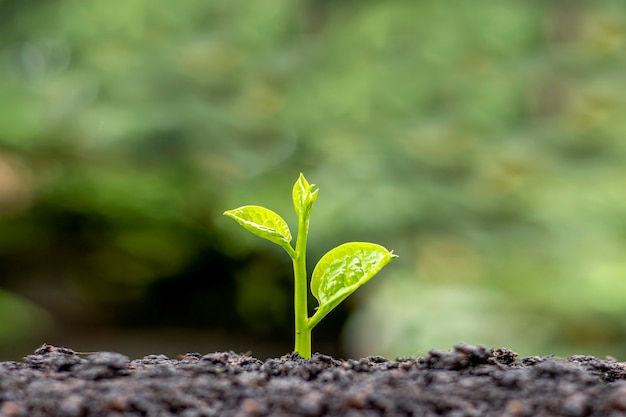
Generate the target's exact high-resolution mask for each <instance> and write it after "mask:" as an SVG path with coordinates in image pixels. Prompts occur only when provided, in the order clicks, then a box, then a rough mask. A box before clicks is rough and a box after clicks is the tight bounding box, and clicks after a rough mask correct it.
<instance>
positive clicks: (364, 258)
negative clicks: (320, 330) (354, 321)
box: [311, 242, 396, 323]
mask: <svg viewBox="0 0 626 417" xmlns="http://www.w3.org/2000/svg"><path fill="white" fill-rule="evenodd" d="M393 258H396V255H394V254H393V253H392V252H390V251H388V250H387V249H385V248H384V247H382V246H380V245H377V244H375V243H367V242H351V243H344V244H343V245H340V246H338V247H336V248H334V249H332V250H331V251H330V252H328V253H327V254H326V255H324V256H323V257H322V259H320V261H319V262H318V263H317V265H316V266H315V270H314V271H313V276H312V278H311V292H312V293H313V295H314V296H315V298H317V300H318V302H319V304H320V306H319V309H318V311H319V312H320V314H321V315H322V317H323V316H324V315H326V314H327V313H328V312H329V311H330V310H332V309H333V308H334V307H336V306H337V305H338V304H339V303H340V302H342V301H343V300H344V299H345V298H346V297H348V296H349V295H350V294H352V293H353V292H354V291H355V290H356V289H357V288H359V287H360V286H362V285H363V284H365V283H366V282H367V281H369V280H370V279H371V278H372V277H373V276H374V275H376V274H377V273H378V272H379V271H380V270H381V269H382V268H383V267H384V266H385V265H387V264H388V263H389V262H391V260H392V259H393ZM316 315H317V314H316ZM314 318H315V317H314ZM320 319H321V317H320V318H315V323H317V321H319V320H320Z"/></svg>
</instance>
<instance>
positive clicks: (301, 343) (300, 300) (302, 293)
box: [292, 216, 311, 358]
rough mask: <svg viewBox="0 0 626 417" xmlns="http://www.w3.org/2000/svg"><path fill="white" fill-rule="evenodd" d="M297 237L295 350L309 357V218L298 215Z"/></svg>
mask: <svg viewBox="0 0 626 417" xmlns="http://www.w3.org/2000/svg"><path fill="white" fill-rule="evenodd" d="M298 217H300V218H299V219H298V238H297V240H296V253H295V256H294V257H292V260H293V275H294V276H293V278H294V310H295V319H296V343H295V350H296V352H298V354H299V355H300V356H302V357H303V358H310V357H311V329H310V328H309V326H308V320H309V318H308V316H309V311H308V308H307V294H308V292H307V284H308V280H307V272H306V241H307V235H308V234H309V219H308V218H304V216H298Z"/></svg>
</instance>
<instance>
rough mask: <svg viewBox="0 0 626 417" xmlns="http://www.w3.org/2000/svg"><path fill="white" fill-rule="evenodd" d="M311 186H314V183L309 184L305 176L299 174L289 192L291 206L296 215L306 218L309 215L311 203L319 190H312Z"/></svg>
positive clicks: (315, 198)
mask: <svg viewBox="0 0 626 417" xmlns="http://www.w3.org/2000/svg"><path fill="white" fill-rule="evenodd" d="M313 188H315V184H309V183H308V181H307V180H306V178H304V175H302V174H300V177H299V178H298V180H297V181H296V183H295V184H294V186H293V190H292V192H291V196H292V199H293V208H294V210H295V211H296V214H297V215H298V217H304V218H307V219H308V218H309V217H310V214H311V209H312V208H313V203H315V200H317V193H318V191H319V190H315V191H313Z"/></svg>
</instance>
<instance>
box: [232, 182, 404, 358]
mask: <svg viewBox="0 0 626 417" xmlns="http://www.w3.org/2000/svg"><path fill="white" fill-rule="evenodd" d="M314 188H315V184H309V183H308V182H307V180H306V179H305V178H304V175H302V174H300V177H299V178H298V180H297V181H296V183H295V185H294V186H293V190H292V199H293V206H294V209H295V211H296V214H297V215H298V235H297V238H296V244H295V247H293V246H292V245H291V241H292V237H291V231H290V230H289V226H288V225H287V223H286V222H285V220H283V218H282V217H280V216H279V215H278V214H276V213H275V212H273V211H272V210H269V209H267V208H265V207H260V206H243V207H239V208H236V209H234V210H228V211H226V212H224V214H225V215H226V216H229V217H231V218H233V219H234V220H235V221H236V222H237V223H239V224H240V225H241V226H243V227H244V228H245V229H246V230H248V231H249V232H251V233H253V234H255V235H257V236H259V237H262V238H264V239H267V240H269V241H270V242H274V243H276V244H277V245H279V246H280V247H282V248H283V249H284V250H285V251H286V252H287V253H288V254H289V256H290V257H291V260H292V262H293V270H294V310H295V330H296V334H295V351H296V352H298V354H300V356H302V357H303V358H310V357H311V330H313V328H314V327H315V325H317V323H319V322H320V320H322V319H323V318H324V317H325V316H326V315H327V314H328V313H329V312H330V311H331V310H332V309H333V308H335V307H336V306H337V305H339V304H340V303H341V302H342V301H343V300H345V299H346V298H347V297H348V296H349V295H350V294H352V293H353V292H354V291H355V290H356V289H357V288H359V287H360V286H362V285H363V284H365V283H366V282H367V281H369V280H370V279H371V278H372V277H373V276H374V275H376V274H377V273H378V271H380V270H381V269H382V268H383V267H384V266H385V265H387V264H388V263H389V262H391V260H392V259H394V258H396V257H397V256H396V255H394V254H393V252H392V251H388V250H387V249H385V248H384V247H382V246H380V245H377V244H375V243H368V242H350V243H344V244H343V245H340V246H337V247H336V248H334V249H332V250H331V251H329V252H328V253H326V254H325V255H324V256H322V258H321V259H320V260H319V262H318V263H317V265H316V266H315V269H314V270H313V275H312V276H311V293H312V294H313V295H314V296H315V298H316V299H317V301H318V303H319V306H318V308H317V310H316V312H315V314H313V316H311V317H309V315H308V314H309V313H308V308H307V294H308V293H307V272H306V245H307V238H308V233H309V219H310V217H311V210H312V209H313V204H314V203H315V200H317V194H318V191H319V190H314Z"/></svg>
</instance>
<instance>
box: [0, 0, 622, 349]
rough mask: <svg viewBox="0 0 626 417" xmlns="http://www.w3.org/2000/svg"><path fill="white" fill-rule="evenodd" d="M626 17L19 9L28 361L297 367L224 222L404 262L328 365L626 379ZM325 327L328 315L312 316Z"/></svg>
mask: <svg viewBox="0 0 626 417" xmlns="http://www.w3.org/2000/svg"><path fill="white" fill-rule="evenodd" d="M624 91H626V6H625V5H624V2H623V0H597V1H593V2H591V1H589V2H584V1H565V0H564V1H555V0H553V1H549V0H548V1H547V0H524V1H502V0H478V1H471V2H469V1H465V0H451V1H445V2H444V1H438V0H424V1H409V0H389V1H384V2H383V1H375V0H359V1H356V0H341V1H339V0H335V1H332V0H264V1H243V0H228V1H198V0H189V1H184V2H172V1H168V0H131V1H128V0H108V1H95V0H86V1H75V0H57V1H44V0H29V1H25V0H0V359H16V358H19V357H21V356H24V355H26V354H28V353H30V352H32V350H33V349H35V348H36V347H37V346H38V345H40V344H41V343H43V342H48V343H56V344H60V345H64V346H67V347H70V348H73V349H76V350H82V351H94V350H117V351H121V352H122V353H125V354H128V355H130V356H141V355H146V354H151V353H165V354H169V355H176V354H182V353H185V352H189V351H199V352H207V351H210V350H230V349H233V350H237V351H241V352H245V351H251V352H252V354H254V355H256V356H258V357H269V356H280V355H282V354H284V353H286V352H288V351H290V350H291V349H292V332H293V330H292V326H293V325H292V321H293V318H292V313H291V308H292V300H291V291H292V282H291V264H290V261H289V259H288V258H287V256H286V255H285V254H284V253H283V252H282V250H281V249H280V248H279V247H277V246H275V245H272V244H271V243H269V242H267V241H263V240H261V239H258V238H256V237H254V236H252V235H249V234H248V233H247V232H245V231H244V230H243V229H240V228H239V226H238V225H237V224H236V223H235V222H233V221H232V220H230V219H227V218H226V217H223V216H222V215H221V214H222V212H223V211H224V210H227V209H231V208H234V207H237V206H240V205H244V204H258V205H263V206H266V207H269V208H271V209H273V210H275V211H277V212H278V213H281V214H282V215H283V216H284V217H285V218H286V219H287V221H288V222H290V224H292V228H295V224H294V221H295V215H294V214H293V210H292V206H291V201H290V193H291V187H292V185H293V183H294V181H295V180H296V178H297V175H298V174H299V173H300V172H303V173H305V175H306V177H307V179H308V180H309V181H310V182H313V183H316V184H317V185H318V186H319V187H320V195H319V199H318V201H317V203H316V207H315V210H314V212H313V218H312V224H311V234H310V236H309V242H310V243H309V244H310V246H309V259H310V263H311V265H310V266H309V267H310V268H311V270H312V268H313V266H314V261H315V260H317V259H319V257H321V256H322V254H323V253H325V251H327V250H329V249H330V248H332V247H334V246H335V245H338V244H340V243H343V242H345V241H351V240H366V241H373V242H377V243H380V244H383V245H384V246H386V247H388V248H390V249H393V250H394V251H395V253H397V254H399V255H400V258H399V259H398V260H396V261H394V263H392V264H391V265H389V266H388V267H387V268H385V270H384V271H383V272H382V273H381V274H380V276H378V277H376V278H375V279H374V280H372V281H371V282H370V283H368V285H366V286H365V287H363V288H362V289H361V290H359V291H358V292H357V293H356V294H355V295H354V296H353V297H351V298H350V299H348V300H347V302H346V303H345V305H343V306H341V307H340V308H338V309H337V311H336V312H334V313H333V314H331V316H329V317H328V318H327V319H326V320H325V322H322V323H321V324H320V325H319V326H318V328H316V329H315V331H314V335H313V344H314V346H313V350H314V351H323V352H325V353H330V354H334V355H341V356H344V357H346V356H351V357H358V356H365V355H373V354H380V355H385V356H387V357H391V358H393V357H395V356H398V355H419V354H422V353H424V352H426V351H428V350H430V349H432V348H437V349H449V348H451V347H452V345H454V344H456V343H458V342H467V343H477V344H484V345H486V346H488V347H498V346H506V347H508V348H511V349H513V350H516V351H517V352H519V353H520V354H521V355H539V354H549V353H554V354H557V355H572V354H595V355H599V356H605V355H611V356H614V357H616V358H618V359H620V358H621V359H622V360H625V359H626V96H625V95H624ZM311 308H313V306H312V307H311Z"/></svg>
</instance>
